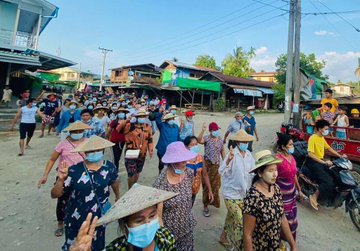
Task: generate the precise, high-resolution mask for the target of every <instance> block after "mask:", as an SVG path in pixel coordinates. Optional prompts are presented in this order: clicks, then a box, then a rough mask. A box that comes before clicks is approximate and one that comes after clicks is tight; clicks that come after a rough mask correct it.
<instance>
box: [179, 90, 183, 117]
mask: <svg viewBox="0 0 360 251" xmlns="http://www.w3.org/2000/svg"><path fill="white" fill-rule="evenodd" d="M182 98H183V93H182V90H180V112H181V107H182Z"/></svg>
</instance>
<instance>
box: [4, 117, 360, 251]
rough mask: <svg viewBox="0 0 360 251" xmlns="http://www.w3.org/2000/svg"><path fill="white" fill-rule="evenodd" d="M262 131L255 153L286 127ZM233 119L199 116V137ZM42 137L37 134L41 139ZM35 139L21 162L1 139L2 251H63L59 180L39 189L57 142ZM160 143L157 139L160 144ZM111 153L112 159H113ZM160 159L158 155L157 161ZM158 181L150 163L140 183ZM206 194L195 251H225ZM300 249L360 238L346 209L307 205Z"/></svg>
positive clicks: (333, 246)
mask: <svg viewBox="0 0 360 251" xmlns="http://www.w3.org/2000/svg"><path fill="white" fill-rule="evenodd" d="M256 118H257V125H258V131H259V133H260V141H259V142H256V143H255V151H257V150H261V149H266V148H269V146H270V144H271V142H272V140H273V138H274V135H275V131H276V130H277V129H278V127H279V125H280V123H281V121H282V115H281V114H258V115H257V116H256ZM231 120H232V117H231V116H230V115H216V116H210V115H198V116H196V118H195V121H196V125H197V128H196V132H198V131H199V130H200V129H201V124H202V123H203V122H206V123H209V122H211V121H216V122H218V123H219V125H220V126H221V128H222V131H223V132H224V131H225V129H226V127H227V125H228V124H229V122H230V121H231ZM37 135H38V134H37ZM37 135H36V137H35V138H34V139H33V141H32V143H31V145H32V149H31V150H27V151H26V152H25V155H24V156H22V157H18V156H17V153H18V135H17V133H12V134H8V135H2V136H1V137H0V149H1V152H0V160H1V163H0V184H1V186H0V250H5V251H12V250H26V251H50V250H60V248H61V245H62V244H63V238H56V237H54V230H55V227H56V217H55V205H56V201H55V200H52V199H51V198H50V189H51V186H52V184H53V182H54V180H55V172H54V171H53V172H52V173H51V174H50V177H49V180H48V182H47V184H46V185H45V186H43V187H42V188H41V189H40V190H38V189H37V188H36V184H37V182H38V180H39V179H40V177H41V176H42V172H43V169H44V166H45V164H46V162H47V160H48V158H49V156H50V154H51V152H52V151H53V149H54V147H55V145H56V143H57V142H58V139H57V138H56V137H55V136H50V137H45V138H42V139H40V138H37ZM156 141H157V139H155V142H156ZM110 156H111V155H110V152H109V151H108V152H107V157H108V158H111V157H110ZM155 156H156V155H155ZM120 171H121V173H120V175H121V183H122V192H124V191H126V190H125V189H126V173H125V169H124V166H123V164H122V167H121V169H120ZM156 175H157V158H156V157H155V158H154V159H152V160H147V162H146V165H145V169H144V172H143V174H142V176H141V178H140V181H139V182H140V183H142V184H145V185H151V184H152V183H153V182H154V180H155V177H156ZM201 209H202V207H201V193H199V195H198V196H197V201H196V202H195V205H194V213H195V215H196V219H197V221H198V225H197V228H196V232H195V239H196V250H200V251H202V250H206V251H217V250H224V249H223V248H222V246H220V245H219V244H218V243H217V240H218V237H219V235H220V233H221V230H222V227H223V224H224V220H225V215H226V208H225V207H224V204H222V206H221V208H220V209H213V208H210V210H211V213H212V215H211V217H210V218H205V217H203V216H202V210H201ZM298 214H299V216H298V219H299V229H298V239H297V242H298V247H299V250H304V251H309V250H311V251H312V250H319V251H320V250H343V251H345V250H360V242H359V239H360V232H358V231H357V230H356V229H355V227H354V226H353V224H352V222H351V220H350V218H349V216H348V215H347V214H345V212H344V209H343V208H339V209H327V208H321V209H320V210H319V211H318V212H316V211H314V210H312V209H311V207H310V206H309V204H308V203H307V202H303V203H302V204H299V206H298ZM116 235H117V227H116V224H115V223H113V224H110V225H109V226H108V229H107V237H106V240H107V242H110V241H111V240H113V239H114V238H115V237H116Z"/></svg>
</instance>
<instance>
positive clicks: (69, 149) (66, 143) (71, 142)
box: [38, 121, 91, 237]
mask: <svg viewBox="0 0 360 251" xmlns="http://www.w3.org/2000/svg"><path fill="white" fill-rule="evenodd" d="M88 129H91V127H90V126H88V125H86V124H84V123H82V122H80V121H78V122H75V123H72V124H70V125H69V126H68V127H67V128H65V129H64V131H66V132H68V133H69V136H68V137H67V138H66V139H65V140H63V141H61V142H60V143H59V144H57V146H56V147H55V150H54V151H53V153H52V154H51V157H50V159H49V161H48V162H47V164H46V167H45V170H44V174H43V176H42V177H41V179H40V181H39V183H38V188H39V189H40V187H41V185H44V184H45V183H46V181H47V179H48V176H49V173H50V172H51V169H52V168H53V166H54V164H55V162H56V161H57V160H58V159H59V162H58V166H57V168H56V171H59V169H60V168H61V166H62V165H63V164H65V165H66V166H73V165H76V164H77V163H79V162H82V161H84V159H85V155H84V154H82V153H80V154H79V153H75V152H73V151H74V149H75V148H76V147H77V146H79V145H80V144H82V143H83V142H84V140H85V138H84V136H83V134H84V130H88ZM56 180H58V177H56ZM68 197H69V196H68V194H64V195H62V196H61V197H59V198H58V199H57V204H56V218H57V222H58V228H57V230H56V231H55V236H57V237H60V236H62V235H63V233H64V217H65V206H66V201H67V200H68V199H69V198H68Z"/></svg>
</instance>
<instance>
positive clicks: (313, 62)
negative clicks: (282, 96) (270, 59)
mask: <svg viewBox="0 0 360 251" xmlns="http://www.w3.org/2000/svg"><path fill="white" fill-rule="evenodd" d="M286 62H287V55H286V54H281V55H280V56H279V57H278V58H277V60H276V62H275V66H276V72H277V75H276V80H277V82H278V83H279V84H285V83H286ZM324 67H325V61H323V60H322V61H319V60H317V59H316V57H315V54H314V53H311V54H309V55H305V54H304V53H300V68H301V69H303V70H304V71H306V72H307V73H309V74H310V75H314V76H315V77H317V78H322V79H328V78H329V77H328V76H327V75H323V73H322V70H323V69H324Z"/></svg>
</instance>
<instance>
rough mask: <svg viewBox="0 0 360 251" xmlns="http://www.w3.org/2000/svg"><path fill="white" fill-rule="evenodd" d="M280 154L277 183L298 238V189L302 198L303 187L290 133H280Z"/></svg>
mask: <svg viewBox="0 0 360 251" xmlns="http://www.w3.org/2000/svg"><path fill="white" fill-rule="evenodd" d="M277 136H278V141H277V146H278V151H279V152H278V154H277V156H276V157H277V158H279V159H281V160H282V162H281V163H280V164H278V166H277V170H278V177H277V179H276V184H277V185H278V186H279V187H280V191H281V194H282V199H283V202H284V210H285V215H286V218H287V220H288V222H289V226H290V230H291V233H292V235H293V237H294V240H296V229H297V226H298V221H297V217H296V216H297V207H296V190H297V192H298V194H299V197H300V198H302V197H303V196H302V193H301V188H300V185H299V182H298V179H297V176H296V174H297V167H296V161H295V159H294V157H293V156H292V154H293V153H294V144H293V141H292V139H291V137H290V136H289V135H285V134H282V133H278V134H277Z"/></svg>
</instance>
